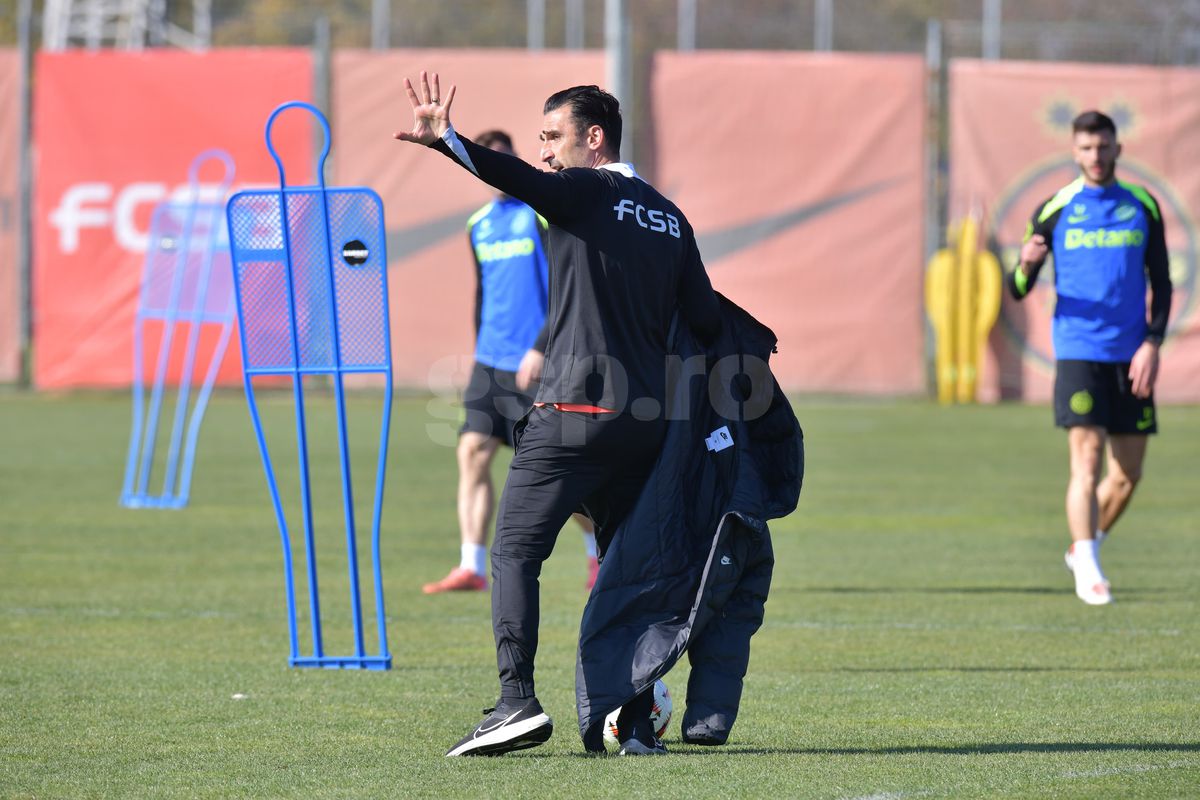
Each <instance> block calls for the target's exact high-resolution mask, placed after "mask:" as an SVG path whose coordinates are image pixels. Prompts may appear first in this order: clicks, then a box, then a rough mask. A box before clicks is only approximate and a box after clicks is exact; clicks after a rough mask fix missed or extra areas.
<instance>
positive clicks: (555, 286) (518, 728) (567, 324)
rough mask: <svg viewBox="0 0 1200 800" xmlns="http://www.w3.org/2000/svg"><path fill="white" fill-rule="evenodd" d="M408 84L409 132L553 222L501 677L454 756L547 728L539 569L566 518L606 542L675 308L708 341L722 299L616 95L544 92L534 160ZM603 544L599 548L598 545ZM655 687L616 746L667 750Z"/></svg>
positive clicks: (498, 588) (517, 489)
mask: <svg viewBox="0 0 1200 800" xmlns="http://www.w3.org/2000/svg"><path fill="white" fill-rule="evenodd" d="M405 89H406V91H407V93H408V98H409V101H410V102H411V103H412V108H413V127H412V130H411V131H405V132H399V133H396V134H395V137H396V138H397V139H401V140H403V141H407V142H414V143H417V144H423V145H426V146H431V147H434V148H436V149H438V150H440V151H441V152H443V153H444V154H446V155H448V156H449V157H450V158H452V159H453V160H454V161H455V163H457V164H459V165H460V166H462V167H464V168H466V169H468V170H470V171H471V172H472V173H474V174H475V175H476V176H477V177H479V178H480V179H481V180H483V181H484V182H486V183H488V184H490V185H492V186H494V187H496V188H497V189H500V190H501V191H504V192H505V193H507V194H509V195H511V196H513V197H516V198H518V199H520V200H523V201H525V202H526V203H529V205H530V206H532V207H533V208H534V209H535V210H537V212H538V213H539V214H541V215H542V216H544V217H545V218H546V219H547V220H548V221H549V223H550V231H549V240H550V308H549V314H548V318H547V326H548V328H549V336H548V340H547V348H546V352H545V355H546V358H545V362H544V364H543V367H544V369H543V371H542V376H541V385H540V387H539V389H538V392H537V395H536V401H537V402H536V405H535V407H534V409H533V410H532V411H531V412H530V414H529V415H528V416H527V417H526V419H525V420H524V424H523V429H520V428H519V430H518V442H517V448H516V453H515V454H514V456H513V460H512V465H511V467H510V468H509V473H508V480H507V483H506V484H505V487H504V493H503V496H502V497H501V500H500V509H499V513H498V515H497V522H496V541H495V544H494V546H493V548H492V580H493V587H492V625H493V628H494V631H495V637H496V653H497V664H498V666H499V671H500V699H499V702H498V703H497V705H496V707H495V708H494V709H488V710H487V712H486V713H487V716H486V717H485V718H484V720H483V721H482V722H481V723H480V724H479V725H477V726H476V727H475V728H474V729H473V730H472V731H471V732H470V733H469V734H467V736H466V737H464V738H463V739H462V740H461V741H459V742H458V743H457V744H456V745H454V747H452V748H451V749H450V751H449V752H448V753H447V755H451V756H457V755H483V754H497V753H504V752H509V751H512V750H519V749H522V748H527V747H534V746H536V745H538V744H541V743H543V742H545V741H546V740H547V739H549V738H550V734H551V732H552V731H553V723H552V722H551V720H550V717H549V716H547V715H546V713H545V712H544V711H543V710H542V707H541V704H540V703H539V702H538V700H537V696H536V694H535V691H534V680H533V672H534V656H535V654H536V653H537V644H538V618H539V598H538V576H539V574H540V572H541V568H542V563H543V562H544V561H545V559H546V558H547V557H548V556H549V555H550V551H551V549H552V548H553V546H554V540H555V538H556V537H557V535H558V532H559V530H560V529H561V528H562V526H563V523H564V522H566V520H567V517H569V516H570V515H571V512H572V511H574V510H576V509H579V508H585V509H586V510H587V512H588V515H589V516H590V517H591V518H592V520H593V521H594V522H595V523H596V524H597V538H598V539H599V540H600V541H601V542H602V543H603V542H604V541H605V536H606V535H607V536H611V535H612V532H613V531H614V530H615V529H616V526H617V525H618V524H619V522H620V520H621V519H622V518H623V517H624V516H625V515H626V514H627V513H628V512H629V510H630V508H631V507H632V506H633V504H634V502H635V501H636V499H637V496H638V494H639V492H640V491H641V489H642V486H643V484H644V483H645V480H646V476H647V475H648V474H649V472H650V470H651V468H652V466H653V464H654V460H655V457H656V456H657V454H658V451H659V448H660V444H661V441H662V439H663V436H664V433H665V431H666V420H665V419H664V418H663V414H662V411H663V408H664V404H665V399H666V369H665V367H666V359H667V339H668V329H669V326H670V323H671V319H672V317H673V316H674V314H675V312H676V310H678V311H679V312H680V314H681V317H682V320H683V321H684V323H685V324H688V325H689V326H690V327H691V328H692V330H693V331H694V332H695V333H696V335H697V336H698V337H699V338H701V339H702V340H704V341H710V340H712V339H713V338H714V337H715V336H716V335H717V334H718V333H719V332H720V329H721V321H720V309H719V305H718V301H717V297H716V294H715V293H714V292H713V289H712V285H711V283H710V282H709V280H708V275H707V273H706V272H705V270H704V264H703V262H702V261H701V259H700V253H699V250H698V249H697V247H696V239H695V235H694V233H693V231H692V228H691V225H690V224H689V223H688V221H687V218H686V217H685V216H684V215H683V212H681V211H680V210H679V208H678V207H676V206H675V205H674V204H673V203H671V201H669V200H667V199H666V198H665V197H663V196H662V195H661V194H659V193H658V192H657V191H655V189H654V188H653V187H652V186H650V184H648V183H646V182H645V181H643V180H642V179H641V178H640V177H638V175H637V173H636V172H635V171H634V170H633V168H632V167H631V166H630V165H629V164H625V163H621V162H620V155H619V141H620V136H621V131H620V123H619V120H620V112H619V106H618V104H617V100H616V98H614V97H612V96H611V95H609V94H607V93H606V92H603V91H601V90H600V89H599V88H597V87H595V86H584V87H575V88H572V89H568V90H566V91H565V92H559V93H557V94H555V95H554V96H553V97H551V98H550V100H548V101H547V103H546V106H545V113H544V116H543V121H542V132H541V138H542V142H543V145H542V152H541V159H542V161H543V162H544V163H546V164H547V165H548V166H549V167H550V170H551V171H549V172H543V171H540V170H537V169H535V168H533V167H531V166H529V165H528V164H526V163H524V162H523V161H521V160H520V159H517V158H513V157H511V156H508V155H505V154H503V153H497V152H494V151H492V150H489V149H487V148H483V147H479V146H478V145H476V144H475V143H473V142H471V141H469V140H467V139H465V138H463V137H461V136H459V135H458V134H457V133H456V132H455V131H454V128H453V126H452V125H451V124H450V115H449V110H450V106H451V104H452V103H453V100H454V93H455V87H451V88H450V91H449V92H448V93H447V95H446V97H445V98H442V97H441V95H440V89H439V84H438V76H437V75H436V74H435V75H434V76H433V80H432V84H431V82H430V80H429V78H428V77H427V75H426V74H425V73H421V81H420V92H421V94H420V96H418V94H417V91H416V90H415V89H414V88H413V86H412V84H411V82H409V81H408V80H407V79H406V80H405ZM602 549H603V547H602ZM652 692H653V688H652V687H651V688H650V690H649V691H645V692H643V693H642V695H639V696H638V697H637V698H635V699H634V700H633V701H631V702H629V703H627V704H626V705H625V706H624V707H623V710H622V712H621V715H620V717H619V718H618V721H617V727H618V737H617V738H618V740H619V741H620V742H621V752H622V753H625V754H645V753H661V752H665V750H664V748H663V747H662V745H661V743H660V742H659V741H658V740H657V739H656V738H655V736H654V731H653V729H652V727H651V724H650V707H651V703H652V701H653V696H652Z"/></svg>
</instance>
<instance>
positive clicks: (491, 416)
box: [459, 361, 533, 447]
mask: <svg viewBox="0 0 1200 800" xmlns="http://www.w3.org/2000/svg"><path fill="white" fill-rule="evenodd" d="M532 406H533V397H531V396H530V395H528V394H526V393H525V392H522V391H521V390H520V389H518V388H517V373H515V372H509V371H508V370H503V369H496V368H495V367H489V366H487V365H486V364H480V363H479V362H478V361H476V362H475V365H474V366H473V367H472V368H471V380H470V381H468V382H467V388H466V389H465V390H464V391H463V411H464V412H465V419H464V420H463V425H462V428H461V429H460V430H459V433H460V434H462V433H466V432H467V431H472V432H474V433H482V434H483V435H484V436H495V437H496V438H497V439H500V440H501V441H503V442H504V443H505V444H506V445H508V446H509V447H512V443H513V426H514V425H515V424H516V423H517V420H519V419H521V418H522V417H523V416H525V412H526V411H528V410H529V409H530V408H531V407H532Z"/></svg>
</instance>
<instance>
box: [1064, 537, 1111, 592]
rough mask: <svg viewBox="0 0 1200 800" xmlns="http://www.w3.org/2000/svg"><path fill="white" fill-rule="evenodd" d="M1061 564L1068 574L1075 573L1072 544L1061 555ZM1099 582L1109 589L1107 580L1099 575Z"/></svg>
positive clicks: (1073, 547)
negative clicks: (1064, 565) (1062, 563)
mask: <svg viewBox="0 0 1200 800" xmlns="http://www.w3.org/2000/svg"><path fill="white" fill-rule="evenodd" d="M1100 541H1103V540H1100ZM1063 562H1064V563H1065V564H1066V565H1067V570H1068V571H1069V572H1074V571H1075V545H1074V544H1072V545H1071V546H1070V547H1068V548H1067V552H1065V553H1063ZM1100 581H1101V582H1102V583H1103V584H1104V585H1105V587H1109V588H1111V587H1110V586H1109V583H1108V578H1106V577H1104V576H1103V575H1101V576H1100Z"/></svg>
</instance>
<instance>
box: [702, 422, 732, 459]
mask: <svg viewBox="0 0 1200 800" xmlns="http://www.w3.org/2000/svg"><path fill="white" fill-rule="evenodd" d="M704 444H705V446H706V447H708V449H709V450H711V451H712V452H714V453H718V452H720V451H722V450H724V449H725V448H726V447H733V437H732V436H730V435H729V426H728V425H722V426H721V427H719V428H717V429H716V430H715V431H713V432H712V433H710V434H709V435H708V438H707V439H705V440H704Z"/></svg>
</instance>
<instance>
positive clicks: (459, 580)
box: [423, 130, 599, 594]
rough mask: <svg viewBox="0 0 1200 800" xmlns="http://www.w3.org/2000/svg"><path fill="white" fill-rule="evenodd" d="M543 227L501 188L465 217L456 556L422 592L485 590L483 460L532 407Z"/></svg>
mask: <svg viewBox="0 0 1200 800" xmlns="http://www.w3.org/2000/svg"><path fill="white" fill-rule="evenodd" d="M475 143H476V144H478V145H479V146H481V147H487V148H490V149H492V150H495V151H496V152H498V153H507V154H509V155H515V151H514V150H513V146H512V138H511V137H510V136H509V135H508V134H507V133H505V132H504V131H500V130H490V131H485V132H484V133H481V134H480V135H479V136H478V137H476V139H475ZM547 226H548V223H547V222H546V220H545V219H544V218H542V217H540V216H538V214H537V212H535V211H534V210H533V209H532V208H530V207H529V206H527V205H525V204H524V203H522V202H521V201H520V200H516V199H514V198H512V197H509V196H508V195H506V194H504V193H503V192H497V193H496V196H495V197H494V198H493V199H492V201H491V202H490V203H488V204H487V205H486V206H484V207H483V208H481V209H479V210H478V211H477V212H475V213H474V214H473V215H472V216H471V218H470V219H469V220H468V221H467V236H468V238H469V240H470V243H471V254H472V256H473V257H474V260H475V277H476V291H475V363H474V364H473V365H472V367H471V378H470V380H469V381H468V383H467V387H466V389H465V390H464V392H463V407H464V412H465V419H464V421H463V426H462V430H461V431H459V436H458V446H457V448H456V455H457V459H458V527H459V537H460V540H461V558H460V561H459V564H458V566H457V567H454V568H453V569H451V570H450V573H449V574H448V575H446V577H444V578H442V579H441V580H439V581H434V582H433V583H427V584H425V586H424V587H423V591H424V592H425V594H437V593H440V592H464V591H484V590H486V589H487V577H486V569H485V566H486V564H487V536H488V526H489V525H490V524H491V519H492V509H493V506H494V503H493V500H492V498H493V497H494V491H493V489H492V459H493V458H495V455H496V452H497V450H499V448H500V445H502V444H505V445H508V446H510V447H511V446H512V443H513V442H512V432H513V425H514V424H515V423H516V421H517V420H519V419H520V418H521V417H522V416H524V415H525V412H526V411H528V410H529V408H530V406H531V405H532V404H533V397H532V388H533V387H532V377H531V373H532V371H533V370H535V369H540V366H541V363H542V351H543V350H544V349H545V347H546V342H545V335H546V331H545V319H546V304H547V283H548V276H547V261H546V230H547ZM576 519H577V520H578V521H579V524H580V526H581V527H582V528H583V532H584V534H583V535H584V545H585V547H586V548H587V555H588V579H587V584H586V585H587V588H589V589H590V588H591V587H592V584H593V583H595V580H596V572H597V570H598V569H599V563H598V561H597V558H596V537H595V535H594V534H593V533H592V529H591V523H590V522H589V521H588V520H587V518H586V517H583V516H581V515H577V516H576Z"/></svg>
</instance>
